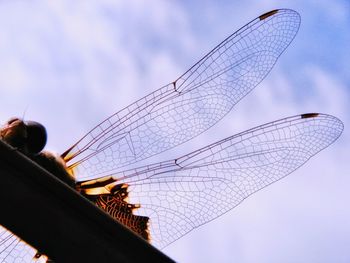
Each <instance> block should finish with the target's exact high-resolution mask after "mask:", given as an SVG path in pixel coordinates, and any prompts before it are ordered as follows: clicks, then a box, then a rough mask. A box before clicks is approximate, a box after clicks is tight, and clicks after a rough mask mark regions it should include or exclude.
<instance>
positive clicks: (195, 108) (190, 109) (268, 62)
mask: <svg viewBox="0 0 350 263" xmlns="http://www.w3.org/2000/svg"><path fill="white" fill-rule="evenodd" d="M299 24H300V16H299V14H298V13H297V12H295V11H293V10H286V9H283V10H275V11H271V12H269V13H267V14H264V15H262V16H260V17H258V18H256V19H254V20H253V21H251V22H250V23H248V24H247V25H245V26H244V27H242V28H241V29H239V30H238V31H237V32H235V33H234V34H232V35H231V36H229V37H228V38H227V39H225V40H224V41H223V42H222V43H220V44H219V45H218V46H217V47H215V48H214V49H213V50H212V51H211V52H209V53H208V54H207V55H206V56H205V57H203V58H202V59H201V60H200V61H199V62H198V63H196V64H195V65H194V66H193V67H191V68H190V69H189V70H188V71H187V72H185V73H184V74H183V75H182V76H180V77H179V78H178V79H177V80H176V81H174V82H172V83H170V84H169V85H166V86H164V87H162V88H160V89H158V90H156V91H154V92H152V93H151V94H149V95H147V96H145V97H144V98H142V99H140V100H138V101H136V102H135V103H133V104H131V105H129V106H128V107H126V108H124V109H122V110H121V111H119V112H117V113H115V114H114V115H112V116H111V117H109V118H107V119H106V120H105V121H103V122H102V123H100V124H99V125H98V126H96V127H95V128H94V129H93V130H91V131H90V132H89V133H88V134H86V135H85V136H84V137H83V138H82V139H81V140H80V141H79V142H78V143H77V144H75V145H74V146H73V147H72V148H70V149H69V150H67V151H66V152H65V153H64V154H63V155H62V156H63V157H64V159H65V160H66V161H67V164H68V166H70V168H75V175H76V176H77V178H78V180H83V179H92V178H97V177H101V176H105V175H107V174H110V173H111V172H113V171H115V170H116V169H118V168H120V167H124V166H126V165H129V164H132V163H136V162H138V161H141V160H143V159H146V158H148V157H151V156H154V155H156V154H159V153H161V152H164V151H166V150H168V149H171V148H173V147H175V146H177V145H179V144H182V143H184V142H186V141H188V140H190V139H192V138H193V137H195V136H197V135H199V134H200V133H202V132H204V131H205V130H207V129H208V128H210V127H211V126H213V125H214V124H215V123H217V122H218V121H219V120H220V119H221V118H223V117H224V116H225V115H226V114H227V113H228V112H229V111H230V110H231V109H232V107H233V106H234V105H235V104H236V103H237V102H238V101H239V100H241V99H242V98H243V97H244V96H245V95H247V94H248V93H249V92H250V91H251V90H252V89H253V88H254V87H255V86H256V85H257V84H259V83H260V82H261V81H262V80H263V79H264V77H265V76H266V75H267V74H268V72H269V71H270V70H271V69H272V67H273V65H274V64H275V62H276V60H277V59H278V57H279V56H280V55H281V53H282V52H283V51H284V50H285V49H286V48H287V46H288V45H289V44H290V42H291V41H292V40H293V38H294V37H295V35H296V33H297V31H298V29H299Z"/></svg>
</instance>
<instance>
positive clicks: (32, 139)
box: [26, 121, 47, 154]
mask: <svg viewBox="0 0 350 263" xmlns="http://www.w3.org/2000/svg"><path fill="white" fill-rule="evenodd" d="M26 126H27V149H28V152H30V153H34V154H36V153H39V152H41V151H42V149H44V147H45V144H46V141H47V133H46V129H45V127H44V126H43V125H42V124H40V123H38V122H35V121H27V122H26Z"/></svg>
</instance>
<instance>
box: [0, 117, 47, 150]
mask: <svg viewBox="0 0 350 263" xmlns="http://www.w3.org/2000/svg"><path fill="white" fill-rule="evenodd" d="M0 138H1V139H2V140H4V141H5V142H7V143H8V144H10V145H11V146H12V147H16V148H18V149H19V150H21V151H22V152H24V153H26V154H37V153H39V152H41V150H42V149H44V147H45V144H46V141H47V133H46V129H45V127H44V126H43V125H42V124H40V123H38V122H35V121H23V120H22V119H19V118H11V119H10V120H8V121H7V123H6V124H5V125H4V126H3V127H2V128H1V130H0Z"/></svg>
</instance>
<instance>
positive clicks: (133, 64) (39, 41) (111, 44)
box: [0, 0, 350, 263]
mask: <svg viewBox="0 0 350 263" xmlns="http://www.w3.org/2000/svg"><path fill="white" fill-rule="evenodd" d="M276 8H291V9H294V10H296V11H298V12H299V13H300V15H301V19H302V22H301V27H300V30H299V33H298V35H297V37H296V38H295V40H294V41H293V42H292V44H291V45H290V46H289V47H288V48H287V50H286V52H285V53H284V54H283V55H282V56H281V57H280V59H279V61H278V63H277V64H276V66H275V67H274V69H273V70H272V71H271V72H270V74H269V75H268V77H267V78H266V79H265V80H264V81H263V82H262V83H261V84H260V85H259V86H258V87H257V88H256V89H255V90H254V91H253V92H252V93H250V94H249V95H248V96H247V97H245V98H244V99H243V100H242V101H241V102H239V103H238V104H237V105H236V106H235V107H234V109H233V111H232V112H231V113H230V114H229V115H228V116H227V117H225V118H224V119H223V120H222V121H221V122H220V123H219V124H218V125H216V126H215V127H214V128H212V129H210V130H209V131H208V132H206V133H205V134H203V135H201V136H200V137H199V138H197V139H195V140H194V141H193V142H192V143H189V144H187V145H185V146H182V147H181V148H180V150H182V151H183V153H186V151H189V150H191V149H196V148H198V147H199V146H205V145H206V144H209V143H211V142H214V141H216V140H218V139H222V138H224V137H227V136H229V135H232V134H235V133H238V132H241V131H244V130H246V129H249V128H252V127H255V126H257V125H260V124H263V123H266V122H269V121H273V120H277V119H280V118H283V117H287V116H292V115H296V114H300V113H306V112H322V113H328V114H331V115H334V116H336V117H338V118H339V119H341V120H342V121H343V123H344V125H345V129H344V132H343V134H342V136H341V137H340V138H339V139H338V141H336V142H335V143H334V144H333V145H331V146H330V147H329V148H327V149H326V150H324V151H322V152H320V153H319V154H318V155H316V156H315V157H313V158H312V159H311V160H310V161H309V162H308V163H307V164H306V165H304V166H303V167H301V168H300V169H299V170H297V171H296V172H294V173H293V174H291V175H289V176H287V177H286V178H285V179H283V180H281V181H279V182H278V183H276V184H273V185H271V186H269V187H267V188H265V189H263V190H262V191H259V192H258V193H256V194H254V195H252V196H251V197H249V198H248V199H246V200H245V201H244V202H243V203H242V204H241V205H239V206H238V207H236V208H235V209H233V210H232V211H230V212H229V213H227V214H225V215H223V216H221V217H219V218H218V219H216V220H215V221H213V222H210V223H208V224H206V225H204V226H202V227H200V228H198V229H196V230H194V231H192V232H191V233H189V234H187V235H186V236H184V237H182V238H181V239H180V240H178V241H176V242H175V243H173V244H171V245H170V246H168V247H167V248H166V249H164V250H163V252H164V253H166V254H167V255H169V256H170V257H172V258H173V259H174V260H176V261H178V262H238V263H240V262H349V261H350V252H349V249H348V244H349V243H350V223H349V222H350V209H349V205H348V200H349V198H350V191H349V185H350V162H349V148H350V147H349V146H350V145H349V143H350V133H349V131H348V127H349V126H348V125H349V124H350V107H349V105H348V101H349V99H350V74H349V73H350V72H349V68H350V67H349V61H350V53H349V52H348V45H349V44H348V43H349V41H350V28H349V24H350V2H349V1H347V0H332V1H326V0H310V1H302V0H297V1H283V4H282V5H281V1H274V0H268V1H253V0H249V1H191V2H190V1H147V2H146V1H134V0H132V1H111V0H99V1H98V0H96V1H94V0H91V1H68V0H63V1H30V2H29V1H20V0H16V1H1V2H0V91H1V93H0V94H1V96H0V109H1V110H0V123H4V122H5V121H6V120H7V119H8V118H10V117H12V116H19V117H24V118H25V119H31V120H36V121H39V122H41V123H43V124H44V125H45V126H46V128H47V130H48V134H49V141H48V146H47V148H48V149H50V150H52V151H56V152H58V153H61V152H63V151H64V150H65V149H67V148H68V147H69V146H70V145H71V144H73V143H74V142H75V141H76V140H77V139H79V138H80V137H81V136H82V135H84V133H85V132H87V131H88V130H90V129H91V128H92V127H93V126H94V125H96V124H98V122H99V121H101V120H103V119H104V118H105V117H107V116H109V115H110V114H112V113H114V112H116V111H117V110H119V109H121V108H123V107H124V106H127V105H128V104H130V103H132V102H133V101H135V100H136V99H138V98H141V97H142V96H144V95H147V94H148V93H150V92H151V91H153V90H155V89H157V88H159V87H161V86H163V85H165V84H168V83H170V82H171V81H173V80H175V79H176V78H177V77H178V76H180V75H181V74H182V73H183V72H185V71H186V70H187V69H188V68H189V67H190V66H191V65H192V64H194V63H195V62H196V61H198V60H199V59H200V58H201V57H202V56H203V55H205V54H206V53H207V52H208V51H210V50H211V49H212V48H213V47H215V45H217V44H218V43H219V42H221V41H222V40H223V39H224V38H226V37H227V36H228V35H230V34H231V33H233V32H234V31H236V30H237V29H239V28H240V27H241V26H243V25H245V24H246V23H248V22H249V21H251V20H252V19H254V18H255V17H257V16H259V15H261V14H263V13H265V12H267V11H270V10H272V9H276Z"/></svg>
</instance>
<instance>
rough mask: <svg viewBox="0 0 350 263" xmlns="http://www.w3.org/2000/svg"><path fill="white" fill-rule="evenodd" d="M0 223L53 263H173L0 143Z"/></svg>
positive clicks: (48, 174) (16, 152)
mask: <svg viewBox="0 0 350 263" xmlns="http://www.w3.org/2000/svg"><path fill="white" fill-rule="evenodd" d="M0 178H1V179H0V200H1V208H0V211H1V212H0V214H1V215H0V224H1V225H3V226H4V227H6V228H7V229H9V230H11V231H12V232H13V233H15V234H16V235H17V236H19V237H21V238H22V239H23V240H24V241H26V242H27V243H28V244H30V245H32V246H33V247H35V248H36V249H38V250H39V251H40V252H43V253H44V254H46V255H48V257H49V258H50V259H52V260H53V261H55V262H174V261H173V260H171V259H170V258H169V257H167V256H166V255H164V254H163V253H162V252H160V251H159V250H157V249H156V248H154V247H153V246H151V245H150V244H148V243H147V242H145V241H144V240H143V239H141V238H139V237H138V236H137V235H135V234H134V233H132V232H131V231H130V230H129V229H127V228H126V227H124V226H123V225H121V224H119V223H118V222H116V221H115V220H114V219H113V218H111V217H110V216H109V215H107V214H106V213H104V212H103V211H102V210H100V209H99V208H98V207H96V206H95V205H94V204H92V203H91V202H90V201H88V200H87V199H85V198H84V197H83V196H81V195H80V194H79V193H77V192H76V191H74V190H73V189H71V188H70V187H68V186H67V185H65V184H64V183H62V182H61V181H60V180H58V179H57V178H56V177H54V176H53V175H52V174H50V173H48V172H47V171H46V170H44V169H43V168H41V167H40V166H39V165H37V164H36V163H34V162H33V161H31V160H30V159H29V158H27V157H26V156H24V155H23V154H21V153H19V152H18V151H16V150H15V149H13V148H11V147H10V146H8V145H6V144H5V143H3V142H2V141H0Z"/></svg>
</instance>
